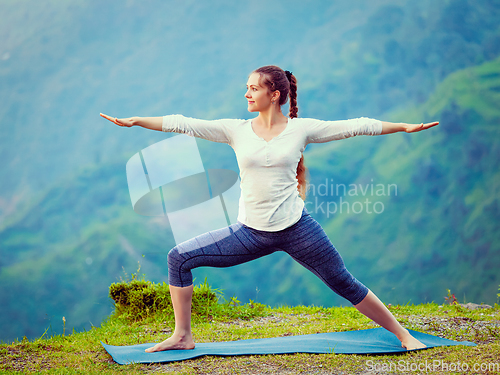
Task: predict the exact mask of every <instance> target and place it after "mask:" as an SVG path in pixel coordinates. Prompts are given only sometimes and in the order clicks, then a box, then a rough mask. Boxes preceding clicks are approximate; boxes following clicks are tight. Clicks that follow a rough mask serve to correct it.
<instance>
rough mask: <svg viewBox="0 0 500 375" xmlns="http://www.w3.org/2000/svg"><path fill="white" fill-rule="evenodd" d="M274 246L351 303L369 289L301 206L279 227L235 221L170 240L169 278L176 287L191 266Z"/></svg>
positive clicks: (232, 261)
mask: <svg viewBox="0 0 500 375" xmlns="http://www.w3.org/2000/svg"><path fill="white" fill-rule="evenodd" d="M275 251H285V252H287V253H288V254H289V255H290V256H291V257H292V258H293V259H295V260H296V261H297V262H299V263H300V264H302V265H303V266H304V267H306V268H307V269H308V270H310V271H312V272H313V273H314V274H315V275H317V276H318V277H319V278H320V279H321V280H323V282H324V283H325V284H326V285H328V287H330V289H332V290H333V291H334V292H335V293H337V294H338V295H340V296H342V297H344V298H346V299H347V300H349V301H350V302H351V303H352V304H353V305H357V304H358V303H360V302H361V301H362V300H363V298H365V297H366V295H367V293H368V288H367V287H366V286H364V285H363V284H362V283H360V282H359V281H358V280H356V278H354V276H352V275H351V274H350V273H349V271H348V270H347V269H346V267H345V265H344V261H343V260H342V257H341V256H340V254H339V253H338V251H337V250H336V249H335V247H334V246H333V244H332V243H331V241H330V239H329V238H328V237H327V235H326V233H325V231H324V230H323V228H321V225H319V223H318V222H317V221H316V220H315V219H314V218H313V217H311V215H309V213H308V212H307V210H306V209H304V210H303V211H302V217H301V218H300V220H299V221H298V222H297V223H295V224H294V225H292V226H290V227H288V228H286V229H283V230H280V231H278V232H265V231H261V230H257V229H253V228H250V227H248V226H246V225H244V224H242V223H240V222H238V223H236V224H232V225H230V226H229V227H226V228H222V229H217V230H214V231H210V232H207V233H204V234H202V235H200V236H197V237H195V238H192V239H190V240H188V241H185V242H183V243H181V244H179V245H177V246H175V247H174V248H173V249H172V250H170V252H169V253H168V281H169V284H170V285H173V286H177V287H185V286H190V285H191V284H192V283H193V276H192V274H191V270H192V269H194V268H197V267H205V266H210V267H231V266H235V265H237V264H241V263H245V262H248V261H251V260H254V259H257V258H260V257H262V256H264V255H269V254H272V253H274V252H275Z"/></svg>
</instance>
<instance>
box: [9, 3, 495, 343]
mask: <svg viewBox="0 0 500 375" xmlns="http://www.w3.org/2000/svg"><path fill="white" fill-rule="evenodd" d="M0 14H2V15H4V17H3V21H2V23H0V40H2V45H1V46H0V103H2V104H1V105H0V160H1V161H2V166H1V167H0V299H1V300H2V302H3V306H4V308H3V309H1V310H0V318H1V322H3V323H1V325H0V333H1V334H0V339H3V340H10V339H13V338H15V337H20V336H22V335H27V336H29V337H34V336H40V335H42V334H43V332H44V331H45V329H46V328H47V327H52V329H54V330H56V327H60V326H61V325H60V322H61V319H62V317H63V316H65V318H66V320H67V328H68V329H70V328H71V327H75V328H76V329H83V328H88V327H89V326H90V325H91V324H97V323H96V322H99V321H100V320H101V319H102V318H103V317H105V316H107V315H108V314H109V311H110V309H111V308H112V306H111V302H110V301H109V300H108V298H107V286H108V285H109V284H110V283H112V282H114V281H116V280H117V279H118V278H120V277H121V276H123V269H125V271H126V272H127V273H131V272H135V271H136V270H137V267H138V265H137V262H138V261H139V262H140V265H141V271H140V272H144V273H146V275H147V278H148V279H151V280H153V281H163V280H165V277H166V259H165V258H166V254H167V252H168V250H169V249H170V248H171V247H173V246H174V240H173V237H172V234H171V231H170V226H169V223H168V222H167V221H166V220H160V219H151V218H146V217H141V216H139V215H137V214H135V213H134V212H133V211H132V208H131V205H130V199H129V195H128V191H127V182H126V177H125V164H126V162H127V160H128V159H129V158H130V157H131V156H132V155H133V154H135V153H136V152H138V151H139V150H141V149H143V148H145V147H147V146H148V145H151V144H153V143H155V142H158V141H160V140H163V139H165V137H168V136H169V135H166V134H163V133H157V132H150V131H145V130H143V129H121V128H117V127H115V126H113V125H111V124H109V123H107V122H106V121H105V120H103V119H101V118H99V117H98V113H99V112H108V113H109V114H111V115H116V116H130V115H163V114H168V113H182V114H184V115H187V116H193V117H200V118H221V117H240V118H247V117H248V116H249V114H248V113H247V112H246V106H245V102H244V98H243V94H244V85H245V80H246V78H247V75H248V73H249V72H250V71H251V70H252V69H255V68H256V67H258V66H261V65H264V64H269V63H273V64H278V65H281V66H283V67H284V68H286V69H289V70H292V71H293V72H294V73H295V74H296V76H297V77H298V78H299V107H300V112H299V116H301V117H315V118H322V119H340V118H351V117H357V116H369V117H375V118H381V119H388V120H394V121H415V122H420V121H427V120H429V121H430V120H435V119H437V120H440V121H441V125H440V126H439V127H438V128H434V129H431V130H429V131H427V132H424V133H421V134H412V135H391V136H385V137H378V138H369V137H359V138H357V139H350V140H346V141H343V142H333V143H330V144H323V145H312V146H310V147H308V149H307V150H306V164H307V165H308V166H309V169H310V172H311V178H310V183H311V184H310V187H311V188H310V191H309V197H308V200H307V203H308V206H307V207H308V208H309V209H310V211H311V212H312V213H313V215H314V216H315V217H316V218H317V219H318V220H319V221H320V222H321V224H322V225H323V226H324V227H325V229H326V231H327V233H328V234H329V236H330V237H331V239H332V242H333V243H334V244H335V245H336V247H337V248H338V249H339V251H340V252H341V254H342V255H343V257H344V259H345V261H346V263H347V265H348V268H349V269H350V270H351V271H352V272H353V274H354V275H355V276H356V277H358V278H359V279H360V280H361V281H363V282H365V283H366V284H367V285H368V286H369V287H370V288H372V289H373V290H374V291H375V292H376V293H377V294H378V295H379V296H380V297H381V298H382V299H383V300H384V301H386V302H392V303H406V302H408V300H410V299H411V300H412V301H413V302H425V301H431V300H436V301H439V300H441V299H442V295H443V294H444V293H445V292H446V289H451V290H452V291H453V292H454V293H455V294H456V295H457V297H459V298H460V297H463V296H465V298H467V299H468V300H473V301H475V302H481V301H484V302H492V301H490V300H489V298H491V296H492V295H495V293H492V292H491V291H492V290H493V291H494V292H496V288H497V287H498V284H499V281H498V276H497V275H496V274H495V269H496V268H498V263H499V261H498V238H497V235H496V233H495V229H496V226H497V223H498V189H497V188H496V187H497V186H498V183H497V181H498V179H495V174H496V170H495V169H498V168H496V166H497V160H498V143H497V138H495V134H496V133H495V132H496V128H497V123H498V121H497V120H498V117H499V116H498V113H497V105H496V103H498V95H499V89H498V87H499V86H500V85H499V84H498V60H494V59H495V58H497V57H498V56H499V55H500V22H499V21H500V7H498V4H497V2H496V1H494V0H481V1H475V2H472V1H470V0H450V1H446V2H434V1H430V0H423V1H419V2H405V3H401V2H400V1H396V0H388V1H383V2H373V1H368V0H361V1H359V2H357V3H356V4H355V5H353V4H351V3H347V2H340V1H334V2H319V3H315V4H312V3H305V2H301V1H295V0H293V1H286V2H285V1H276V2H272V3H269V2H267V1H264V0H262V1H257V2H253V3H235V2H227V1H222V0H220V1H211V2H209V3H201V2H193V1H190V2H189V1H188V2H183V3H179V2H173V1H153V2H147V3H145V2H141V1H136V0H130V1H127V2H125V3H124V2H122V1H118V0H117V1H115V0H112V1H108V2H106V3H103V2H98V1H96V0H88V1H79V2H60V1H49V2H43V3H42V2H36V1H34V0H26V1H23V2H14V1H2V2H0ZM461 69H462V70H461ZM463 69H465V70H463ZM401 108H402V109H401ZM197 143H198V148H199V150H200V153H201V157H202V160H203V163H204V166H205V168H206V169H208V168H228V169H232V170H235V171H237V165H236V161H235V157H234V154H233V153H232V150H231V148H230V147H229V146H227V145H221V144H213V143H211V142H207V141H202V140H198V141H197ZM351 184H355V185H356V186H357V188H356V190H354V188H353V186H351ZM359 185H361V186H359ZM332 187H333V188H334V191H332V190H331V188H332ZM337 187H339V190H338V191H337ZM381 187H383V188H384V189H383V191H382V190H381ZM343 188H345V192H344V190H342V189H343ZM372 188H373V192H372ZM395 188H397V190H396V189H395ZM325 189H329V191H328V192H327V193H325V191H324V190H325ZM389 189H392V190H389ZM396 192H397V194H396ZM324 193H325V194H324ZM341 199H342V201H341ZM366 199H369V200H370V202H371V203H370V205H369V207H367V206H366ZM346 202H347V203H346ZM321 203H323V205H322V206H321ZM334 204H336V205H337V208H338V210H337V212H335V214H331V213H329V212H328V210H327V207H328V208H330V209H333V208H334V207H335V205H334ZM342 204H343V205H342ZM348 207H349V209H350V210H351V211H350V213H346V212H345V211H346V209H347V208H348ZM340 208H344V211H343V212H340ZM367 208H368V209H369V210H371V211H372V213H368V212H367V211H368V210H367ZM382 209H383V210H382ZM353 210H355V211H356V212H359V213H353V212H352V211H353ZM381 210H382V211H381ZM374 211H377V212H379V211H380V212H379V213H377V212H374ZM195 276H196V278H197V282H201V281H202V280H204V278H205V277H208V280H209V283H210V284H211V285H212V286H213V287H216V288H220V289H224V291H225V295H227V296H231V295H233V294H234V295H237V296H238V298H239V299H240V300H242V301H245V300H248V299H249V298H251V299H254V300H257V301H259V302H262V303H266V304H270V305H279V304H289V305H295V304H316V305H325V306H330V305H338V304H345V303H346V302H345V301H343V300H341V299H340V298H336V297H335V296H333V295H332V293H331V292H330V291H329V290H328V289H327V288H326V287H325V286H324V285H323V284H322V283H321V282H320V281H319V280H317V279H316V277H315V276H314V275H312V274H309V273H307V272H304V270H303V269H302V267H301V266H299V265H297V264H295V263H294V262H293V261H292V260H291V259H290V258H288V257H287V256H284V255H283V254H273V255H272V256H270V257H267V258H264V259H261V260H258V261H256V262H252V263H251V264H247V265H242V266H238V267H235V268H231V269H223V270H220V269H209V268H207V269H200V270H196V271H195ZM49 329H50V328H49Z"/></svg>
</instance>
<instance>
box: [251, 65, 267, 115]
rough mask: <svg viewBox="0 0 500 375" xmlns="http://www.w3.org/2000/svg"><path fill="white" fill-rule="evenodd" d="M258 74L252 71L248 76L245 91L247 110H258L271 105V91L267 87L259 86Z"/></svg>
mask: <svg viewBox="0 0 500 375" xmlns="http://www.w3.org/2000/svg"><path fill="white" fill-rule="evenodd" d="M259 81H260V74H259V73H252V74H251V75H250V77H248V82H247V92H246V94H245V98H247V100H248V112H260V111H264V110H266V109H269V107H270V106H271V99H272V96H271V93H270V92H269V90H268V88H267V87H264V86H261V84H260V82H259Z"/></svg>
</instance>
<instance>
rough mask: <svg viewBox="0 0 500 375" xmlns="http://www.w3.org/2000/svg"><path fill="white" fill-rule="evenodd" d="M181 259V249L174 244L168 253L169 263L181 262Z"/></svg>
mask: <svg viewBox="0 0 500 375" xmlns="http://www.w3.org/2000/svg"><path fill="white" fill-rule="evenodd" d="M180 259H181V256H180V253H179V249H178V247H177V246H174V247H173V248H172V249H171V250H170V251H169V252H168V254H167V264H169V265H173V264H176V263H178V262H179V260H180Z"/></svg>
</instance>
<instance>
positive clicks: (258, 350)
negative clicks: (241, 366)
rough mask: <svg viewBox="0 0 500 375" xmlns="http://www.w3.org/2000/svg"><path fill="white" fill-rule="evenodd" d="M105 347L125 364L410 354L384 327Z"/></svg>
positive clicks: (430, 342)
mask: <svg viewBox="0 0 500 375" xmlns="http://www.w3.org/2000/svg"><path fill="white" fill-rule="evenodd" d="M409 331H410V332H411V334H412V335H413V337H415V338H416V339H417V340H420V341H421V342H423V343H424V344H425V345H427V348H432V347H436V346H451V345H467V346H475V345H476V344H474V343H472V342H469V341H461V342H459V341H453V340H448V339H443V338H441V337H437V336H433V335H429V334H426V333H421V332H417V331H412V330H409ZM101 344H102V346H104V349H106V351H107V352H108V353H109V354H110V355H111V356H112V357H113V359H114V360H115V362H117V363H119V364H121V365H127V364H130V363H159V362H174V361H182V360H185V359H192V358H196V357H201V356H204V355H215V356H232V355H256V354H291V353H324V354H328V353H335V354H384V353H399V352H406V351H407V350H406V349H404V348H402V347H401V343H400V341H399V340H398V339H397V337H396V336H394V335H393V334H392V333H390V332H389V331H387V330H386V329H384V328H372V329H365V330H359V331H346V332H330V333H317V334H312V335H300V336H286V337H275V338H268V339H250V340H238V341H225V342H209V343H199V344H196V348H194V349H193V350H168V351H163V352H156V353H146V352H145V351H144V350H145V349H146V348H149V347H151V346H153V345H155V344H154V343H149V344H138V345H132V346H113V345H106V344H104V343H102V342H101Z"/></svg>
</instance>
